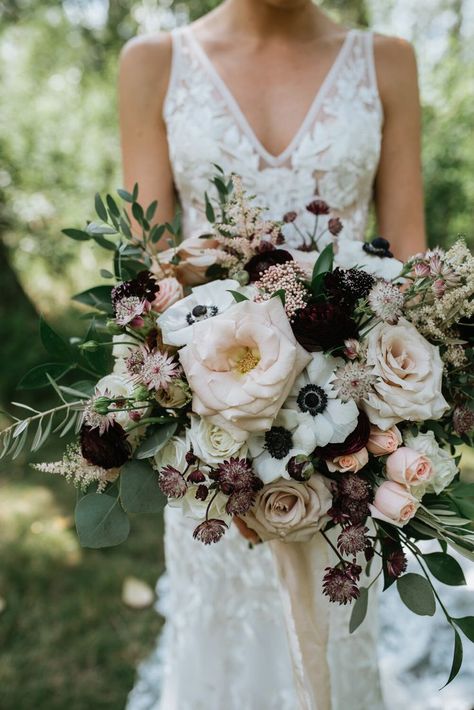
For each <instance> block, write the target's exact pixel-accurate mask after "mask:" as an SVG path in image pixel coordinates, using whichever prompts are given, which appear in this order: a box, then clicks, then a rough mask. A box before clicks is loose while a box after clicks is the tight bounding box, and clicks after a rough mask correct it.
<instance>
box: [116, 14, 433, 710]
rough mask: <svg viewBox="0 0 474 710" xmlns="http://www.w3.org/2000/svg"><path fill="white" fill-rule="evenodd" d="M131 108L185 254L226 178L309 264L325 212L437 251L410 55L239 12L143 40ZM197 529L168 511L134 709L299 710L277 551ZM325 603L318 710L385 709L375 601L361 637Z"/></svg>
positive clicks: (128, 150)
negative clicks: (154, 619)
mask: <svg viewBox="0 0 474 710" xmlns="http://www.w3.org/2000/svg"><path fill="white" fill-rule="evenodd" d="M119 99H120V125H121V142H122V157H123V173H124V182H125V187H126V188H130V187H131V186H132V185H133V183H134V182H135V181H137V182H138V183H139V186H140V198H141V202H142V203H145V204H148V203H149V202H151V201H152V200H154V199H156V198H158V199H159V209H158V219H159V220H160V221H165V220H170V219H171V218H172V216H173V214H174V211H175V207H176V204H177V203H179V205H180V207H181V210H182V218H183V238H192V237H194V236H198V235H199V234H200V233H203V232H205V231H206V218H205V209H204V204H203V194H204V191H205V190H208V191H209V186H210V183H209V178H211V177H212V176H213V174H214V172H215V169H214V168H213V165H212V164H213V163H214V164H218V165H220V166H221V167H222V168H223V170H224V171H225V172H226V173H227V174H230V173H231V172H235V173H238V174H239V175H240V176H242V179H243V183H244V186H245V187H246V188H247V189H248V190H249V192H250V193H251V194H255V195H257V197H258V199H260V200H261V201H262V203H264V204H265V205H266V206H268V207H269V215H270V217H272V218H275V219H282V218H283V216H284V215H285V214H287V213H290V212H291V213H296V218H295V214H293V215H292V217H291V220H293V221H291V222H290V221H289V222H288V224H287V225H286V231H285V236H286V239H287V242H288V243H289V246H291V247H293V248H299V247H301V246H303V244H302V238H301V233H302V232H304V229H305V225H306V224H308V219H309V218H311V219H313V217H312V215H310V214H309V213H308V211H307V210H306V209H305V206H306V205H307V204H308V203H310V202H311V200H313V199H314V197H315V196H318V197H319V198H321V199H323V200H325V201H326V202H327V203H328V204H329V205H330V207H331V209H332V211H333V212H334V213H335V214H336V215H338V216H339V217H340V219H341V221H342V223H343V225H344V227H343V236H344V238H350V239H354V240H362V239H364V236H365V230H366V223H367V218H368V212H369V208H370V206H371V203H372V201H373V202H374V205H375V214H376V222H377V230H378V232H379V233H381V234H383V236H384V237H385V238H386V239H388V240H389V241H390V243H391V245H392V248H393V250H394V251H395V252H396V254H397V256H399V257H400V258H402V259H403V258H406V257H408V256H409V255H411V254H413V253H415V252H417V251H421V250H422V249H423V248H424V246H425V237H424V224H423V202H422V182H421V170H420V107H419V98H418V88H417V74H416V63H415V58H414V54H413V50H412V48H411V46H410V45H409V44H407V43H406V42H404V41H403V40H400V39H396V38H390V37H383V36H379V35H375V36H374V35H373V34H372V33H371V32H368V31H361V30H353V29H352V30H347V29H346V28H345V27H342V26H340V25H338V24H337V23H335V22H333V21H332V20H331V19H330V18H328V17H327V16H326V15H325V14H324V13H323V12H322V11H321V10H320V9H319V8H318V7H317V6H316V5H314V4H313V2H311V0H224V2H222V4H220V5H219V6H218V7H217V9H215V10H214V11H213V12H211V13H209V14H207V15H206V16H204V17H203V18H201V19H200V20H198V21H197V22H194V23H192V24H191V25H190V26H187V27H185V28H179V29H176V30H174V31H172V32H171V33H170V34H162V35H150V36H141V37H137V38H135V39H133V40H131V41H129V42H128V43H127V44H126V46H125V47H124V49H123V51H122V54H121V62H120V79H119ZM309 224H312V222H310V223H309ZM198 244H199V243H198ZM195 248H198V247H195ZM192 527H193V521H189V520H186V519H185V518H183V517H182V515H181V512H180V511H179V510H177V509H172V508H167V509H166V514H165V555H166V568H167V575H166V580H165V581H166V586H167V591H166V624H165V630H164V635H163V639H162V643H161V647H160V664H159V665H160V668H159V670H158V669H157V676H156V678H154V679H153V681H152V683H155V684H156V685H155V687H150V684H149V682H148V684H147V682H146V680H142V683H141V685H140V683H139V684H138V685H137V687H136V688H135V689H134V691H133V692H132V694H131V695H130V698H129V705H128V707H129V708H130V710H145V709H146V710H152V709H153V710H204V708H205V709H206V710H224V708H225V709H226V710H243V709H245V710H297V708H298V707H299V704H298V699H297V693H296V689H295V681H294V679H293V675H292V670H291V668H292V663H291V654H290V644H289V641H288V640H287V635H286V631H285V624H284V610H283V604H282V599H281V596H280V589H279V583H278V579H277V573H276V569H275V565H274V561H273V558H272V556H271V552H270V549H269V547H268V546H267V545H257V546H255V547H253V549H249V542H248V540H246V538H250V533H249V531H248V530H246V529H245V528H244V527H243V526H239V527H240V529H237V527H234V528H233V529H232V530H230V531H229V533H228V534H227V535H226V536H225V537H224V539H223V540H222V541H221V542H220V543H219V545H218V546H215V547H205V546H203V545H201V544H200V543H199V542H196V541H194V540H193V539H192V535H191V529H192ZM161 586H162V587H163V586H164V582H162V583H161ZM374 591H375V588H374ZM319 602H320V606H321V608H322V609H323V614H324V615H325V616H326V617H327V622H328V627H329V631H328V635H327V638H326V640H325V641H324V647H323V648H322V652H323V653H324V656H325V660H326V662H327V673H326V674H325V675H326V676H328V677H327V678H325V683H326V684H327V687H328V688H329V691H328V694H327V695H325V697H324V699H323V697H322V695H321V698H320V699H318V698H316V699H315V707H314V708H312V710H342V708H350V709H351V710H368V709H369V708H370V710H379V709H381V708H383V701H382V695H381V691H380V683H379V678H378V670H377V657H376V633H377V622H376V614H375V609H376V600H374V599H373V600H372V607H371V608H372V613H371V615H370V619H369V620H366V621H365V622H364V624H362V625H361V626H360V627H359V629H358V630H357V631H356V632H355V633H354V634H352V635H349V631H348V620H349V615H350V609H349V608H346V607H338V606H336V605H334V604H332V605H330V604H328V603H327V602H326V599H325V598H321V600H318V603H319ZM316 706H317V707H316Z"/></svg>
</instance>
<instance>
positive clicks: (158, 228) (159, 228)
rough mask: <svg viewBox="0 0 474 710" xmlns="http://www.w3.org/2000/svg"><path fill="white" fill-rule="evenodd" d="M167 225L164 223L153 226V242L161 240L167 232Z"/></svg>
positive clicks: (151, 237)
mask: <svg viewBox="0 0 474 710" xmlns="http://www.w3.org/2000/svg"><path fill="white" fill-rule="evenodd" d="M165 229H166V227H165V225H164V224H154V225H153V227H152V228H151V232H150V239H151V241H152V242H153V244H156V243H157V242H159V241H160V239H161V237H162V236H163V234H164V233H165Z"/></svg>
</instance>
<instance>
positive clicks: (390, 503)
mask: <svg viewBox="0 0 474 710" xmlns="http://www.w3.org/2000/svg"><path fill="white" fill-rule="evenodd" d="M419 505H420V501H419V500H417V499H416V498H415V497H414V496H412V495H411V493H410V492H409V491H408V490H407V489H406V487H405V486H402V485H400V483H395V481H384V482H383V483H382V485H381V486H379V488H377V491H376V493H375V500H374V503H373V505H370V506H369V508H370V513H371V515H372V517H373V518H377V519H379V520H384V521H385V522H386V523H392V525H396V526H397V527H403V525H406V524H407V523H408V521H409V520H411V519H412V518H413V517H414V515H415V514H416V511H417V510H418V506H419Z"/></svg>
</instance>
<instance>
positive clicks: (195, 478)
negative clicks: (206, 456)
mask: <svg viewBox="0 0 474 710" xmlns="http://www.w3.org/2000/svg"><path fill="white" fill-rule="evenodd" d="M205 480H206V476H205V475H204V473H203V472H202V471H200V470H199V469H198V468H196V469H195V470H194V471H191V473H190V474H189V476H188V481H189V483H204V481H205Z"/></svg>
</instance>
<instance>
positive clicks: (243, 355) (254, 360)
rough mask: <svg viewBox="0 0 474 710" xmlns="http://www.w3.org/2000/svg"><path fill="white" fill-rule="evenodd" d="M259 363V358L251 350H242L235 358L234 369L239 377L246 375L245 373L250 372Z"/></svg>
mask: <svg viewBox="0 0 474 710" xmlns="http://www.w3.org/2000/svg"><path fill="white" fill-rule="evenodd" d="M259 362H260V357H259V356H258V354H256V353H255V351H254V350H251V349H250V348H243V349H242V351H241V352H240V353H239V356H238V357H237V360H236V363H235V369H236V370H237V372H240V374H241V375H246V374H247V372H250V370H253V369H254V368H255V367H257V365H258V363H259Z"/></svg>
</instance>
